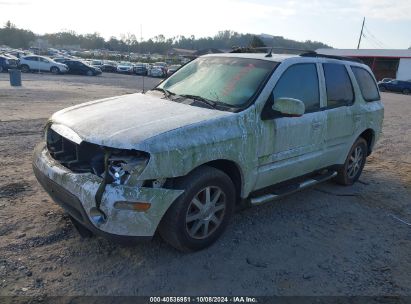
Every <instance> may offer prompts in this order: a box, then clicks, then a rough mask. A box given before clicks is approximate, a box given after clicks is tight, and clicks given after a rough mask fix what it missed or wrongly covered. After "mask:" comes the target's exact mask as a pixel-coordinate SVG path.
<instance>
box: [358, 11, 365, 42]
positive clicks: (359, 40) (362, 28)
mask: <svg viewBox="0 0 411 304" xmlns="http://www.w3.org/2000/svg"><path fill="white" fill-rule="evenodd" d="M364 23H365V17H364V19H363V20H362V26H361V33H360V39H358V45H357V50H358V49H359V48H360V43H361V37H362V31H363V30H364Z"/></svg>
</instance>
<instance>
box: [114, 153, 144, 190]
mask: <svg viewBox="0 0 411 304" xmlns="http://www.w3.org/2000/svg"><path fill="white" fill-rule="evenodd" d="M116 152H117V153H116ZM133 152H134V153H133ZM133 152H132V151H130V152H128V151H127V152H124V151H115V152H113V153H112V154H111V156H110V157H109V159H108V161H109V163H108V173H109V175H110V177H111V182H112V183H113V184H117V185H124V184H126V183H127V182H128V180H129V179H130V177H131V175H137V176H138V175H140V174H141V173H142V172H143V170H144V169H145V167H146V166H147V163H148V160H149V155H148V154H147V153H145V152H136V151H133Z"/></svg>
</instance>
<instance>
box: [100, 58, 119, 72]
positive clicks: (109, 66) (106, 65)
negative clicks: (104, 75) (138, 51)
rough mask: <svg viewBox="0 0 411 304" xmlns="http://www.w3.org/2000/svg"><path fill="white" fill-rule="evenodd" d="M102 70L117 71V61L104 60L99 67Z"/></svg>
mask: <svg viewBox="0 0 411 304" xmlns="http://www.w3.org/2000/svg"><path fill="white" fill-rule="evenodd" d="M100 69H101V70H102V71H103V72H109V73H115V72H117V62H115V61H109V60H106V61H104V62H103V65H102V66H101V67H100Z"/></svg>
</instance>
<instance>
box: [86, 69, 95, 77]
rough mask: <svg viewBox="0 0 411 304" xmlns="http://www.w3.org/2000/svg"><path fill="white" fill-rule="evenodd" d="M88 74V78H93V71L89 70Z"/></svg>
mask: <svg viewBox="0 0 411 304" xmlns="http://www.w3.org/2000/svg"><path fill="white" fill-rule="evenodd" d="M86 74H87V76H93V75H94V74H93V71H91V70H88V71H87V73H86Z"/></svg>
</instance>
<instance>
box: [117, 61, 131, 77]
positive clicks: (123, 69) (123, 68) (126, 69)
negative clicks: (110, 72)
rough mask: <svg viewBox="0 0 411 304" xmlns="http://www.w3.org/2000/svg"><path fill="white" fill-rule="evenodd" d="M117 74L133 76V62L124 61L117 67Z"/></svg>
mask: <svg viewBox="0 0 411 304" xmlns="http://www.w3.org/2000/svg"><path fill="white" fill-rule="evenodd" d="M117 72H118V73H127V74H132V73H134V65H133V64H132V63H131V62H127V61H122V62H120V63H119V64H118V65H117Z"/></svg>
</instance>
